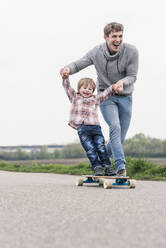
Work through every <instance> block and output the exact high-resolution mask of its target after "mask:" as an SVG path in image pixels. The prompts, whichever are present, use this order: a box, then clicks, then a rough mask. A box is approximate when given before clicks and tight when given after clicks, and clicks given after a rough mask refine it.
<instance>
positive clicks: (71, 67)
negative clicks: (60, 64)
mask: <svg viewBox="0 0 166 248" xmlns="http://www.w3.org/2000/svg"><path fill="white" fill-rule="evenodd" d="M94 53H95V48H93V49H92V50H90V51H89V52H88V53H87V54H86V55H85V56H83V57H82V58H81V59H79V60H76V61H74V62H72V63H70V64H68V65H66V66H65V67H64V68H62V69H61V70H60V74H61V76H62V75H64V74H65V73H66V75H69V74H70V75H72V74H74V73H77V72H79V71H80V70H82V69H84V68H86V67H88V66H90V65H92V64H93V56H94Z"/></svg>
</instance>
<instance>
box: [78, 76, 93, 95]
mask: <svg viewBox="0 0 166 248" xmlns="http://www.w3.org/2000/svg"><path fill="white" fill-rule="evenodd" d="M83 85H85V86H88V85H90V86H91V87H92V89H93V92H94V91H95V89H96V84H95V82H94V81H93V79H91V78H81V79H80V80H79V81H78V85H77V90H78V92H79V90H80V88H81V87H82V86H83Z"/></svg>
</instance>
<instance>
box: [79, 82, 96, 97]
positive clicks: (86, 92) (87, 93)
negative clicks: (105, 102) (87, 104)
mask: <svg viewBox="0 0 166 248" xmlns="http://www.w3.org/2000/svg"><path fill="white" fill-rule="evenodd" d="M79 93H80V95H81V96H82V97H85V98H88V97H91V96H92V94H93V88H92V87H91V85H90V84H88V85H82V86H81V88H80V90H79Z"/></svg>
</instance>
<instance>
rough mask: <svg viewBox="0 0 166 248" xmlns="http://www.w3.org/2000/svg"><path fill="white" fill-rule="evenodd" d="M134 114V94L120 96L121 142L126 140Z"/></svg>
mask: <svg viewBox="0 0 166 248" xmlns="http://www.w3.org/2000/svg"><path fill="white" fill-rule="evenodd" d="M131 115H132V96H126V97H120V98H119V119H120V126H121V142H122V144H123V143H124V141H125V138H126V134H127V131H128V129H129V126H130V121H131Z"/></svg>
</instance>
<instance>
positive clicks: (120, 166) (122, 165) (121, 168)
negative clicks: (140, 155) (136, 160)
mask: <svg viewBox="0 0 166 248" xmlns="http://www.w3.org/2000/svg"><path fill="white" fill-rule="evenodd" d="M123 169H126V168H125V164H120V165H118V167H117V168H116V171H117V172H118V171H120V170H123Z"/></svg>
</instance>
